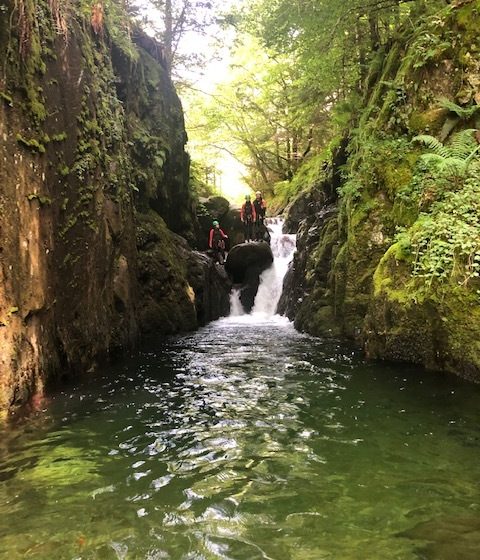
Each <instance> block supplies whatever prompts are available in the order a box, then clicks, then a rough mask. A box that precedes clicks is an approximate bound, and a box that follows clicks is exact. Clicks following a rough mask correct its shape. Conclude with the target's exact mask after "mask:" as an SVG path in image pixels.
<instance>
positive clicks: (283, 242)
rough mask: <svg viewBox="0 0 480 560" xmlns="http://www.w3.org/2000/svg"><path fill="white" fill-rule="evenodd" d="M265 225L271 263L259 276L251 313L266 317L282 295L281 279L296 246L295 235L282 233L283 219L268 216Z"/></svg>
mask: <svg viewBox="0 0 480 560" xmlns="http://www.w3.org/2000/svg"><path fill="white" fill-rule="evenodd" d="M266 225H267V227H268V229H269V231H270V235H271V242H270V246H271V248H272V253H273V257H274V261H273V264H272V266H271V267H270V268H268V269H267V270H265V271H264V272H263V273H262V275H261V276H260V285H259V287H258V292H257V295H256V297H255V303H254V306H253V309H252V314H253V315H255V314H262V315H264V316H267V317H271V316H273V315H275V312H276V310H277V305H278V301H279V300H280V296H281V295H282V288H283V279H284V277H285V274H286V273H287V270H288V265H289V264H290V261H291V260H292V257H293V253H294V252H295V247H296V236H295V235H290V234H285V233H282V228H283V219H281V218H268V219H267V220H266Z"/></svg>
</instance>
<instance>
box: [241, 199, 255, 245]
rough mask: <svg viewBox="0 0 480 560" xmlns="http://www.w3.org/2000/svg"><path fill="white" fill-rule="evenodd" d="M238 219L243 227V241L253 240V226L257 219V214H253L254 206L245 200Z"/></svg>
mask: <svg viewBox="0 0 480 560" xmlns="http://www.w3.org/2000/svg"><path fill="white" fill-rule="evenodd" d="M240 218H241V219H242V222H243V227H244V231H245V241H252V240H253V226H254V224H255V221H256V219H257V214H256V212H255V206H254V205H253V204H252V203H251V202H250V201H249V200H247V201H246V202H245V204H244V205H243V206H242V211H241V213H240Z"/></svg>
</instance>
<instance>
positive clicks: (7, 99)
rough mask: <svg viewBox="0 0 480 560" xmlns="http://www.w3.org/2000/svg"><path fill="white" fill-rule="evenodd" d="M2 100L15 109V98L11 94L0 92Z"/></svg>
mask: <svg viewBox="0 0 480 560" xmlns="http://www.w3.org/2000/svg"><path fill="white" fill-rule="evenodd" d="M0 99H3V101H4V102H5V103H6V104H7V105H8V106H9V107H13V98H12V96H11V95H10V94H9V93H6V92H4V91H0Z"/></svg>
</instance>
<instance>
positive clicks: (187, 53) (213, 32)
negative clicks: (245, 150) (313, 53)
mask: <svg viewBox="0 0 480 560" xmlns="http://www.w3.org/2000/svg"><path fill="white" fill-rule="evenodd" d="M238 5H239V2H238V1H234V0H224V1H222V2H217V3H215V2H212V8H211V10H212V11H214V13H213V14H212V15H213V16H214V18H219V17H220V16H221V14H222V13H223V12H227V11H228V10H229V9H230V8H231V7H232V6H236V7H238ZM138 6H139V7H140V9H141V14H142V16H143V17H145V18H146V20H148V22H149V24H148V28H147V29H148V31H149V33H151V34H152V35H159V34H161V33H162V31H163V30H164V19H163V14H162V12H161V10H160V9H158V8H156V7H155V6H154V2H152V1H151V0H141V1H139V2H138ZM234 35H235V34H234V32H233V30H232V29H230V30H226V29H222V28H221V27H220V26H219V25H218V24H212V25H210V26H207V27H205V29H203V30H202V31H201V32H198V31H186V32H185V34H184V35H183V36H182V37H181V40H180V41H179V52H180V55H181V57H182V59H183V58H184V59H186V60H188V59H189V58H190V57H191V56H192V55H194V56H195V57H198V58H200V59H202V58H203V59H204V61H205V64H204V65H202V66H199V65H197V66H195V65H193V67H192V66H190V65H182V66H180V67H179V68H175V69H174V71H173V77H174V80H175V81H176V82H178V85H177V87H178V89H179V93H180V96H181V98H182V103H183V105H184V110H185V119H186V125H187V131H188V133H189V143H188V151H189V152H190V154H191V156H192V158H193V159H194V160H196V159H201V160H205V158H206V156H205V152H206V151H207V152H209V154H210V156H209V157H207V160H208V159H209V158H210V159H211V161H210V162H208V161H205V162H204V163H206V164H208V163H210V164H211V165H212V166H213V167H215V168H216V186H217V188H218V190H219V192H220V193H221V194H222V195H223V196H225V197H227V198H229V199H230V200H232V201H237V202H240V201H241V199H243V196H244V194H245V193H247V192H250V189H249V188H248V187H247V186H246V184H245V182H244V181H243V179H242V177H243V176H244V175H245V174H246V170H245V167H244V166H243V165H242V164H241V163H240V162H239V161H238V160H237V159H235V158H234V157H233V156H232V155H231V154H230V153H229V152H228V151H227V150H225V149H221V146H217V147H216V148H215V149H214V150H211V149H209V146H208V145H206V142H207V143H208V139H207V141H205V140H204V135H203V134H202V132H201V131H200V130H199V131H198V134H197V133H196V130H195V126H196V123H195V122H193V121H196V117H195V116H194V112H195V105H196V104H198V101H199V99H205V100H208V99H209V97H210V96H211V95H212V94H213V93H214V92H215V90H216V89H217V88H218V86H219V85H221V84H222V83H224V82H225V81H227V80H228V76H229V73H230V70H229V66H230V62H231V55H230V48H231V46H232V44H233V41H234Z"/></svg>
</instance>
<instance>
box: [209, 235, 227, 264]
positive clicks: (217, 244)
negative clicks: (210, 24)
mask: <svg viewBox="0 0 480 560" xmlns="http://www.w3.org/2000/svg"><path fill="white" fill-rule="evenodd" d="M225 239H228V235H227V234H226V233H225V232H224V231H223V229H220V228H216V227H213V228H212V229H211V230H210V233H209V235H208V247H209V248H210V249H212V251H213V252H214V255H215V259H216V260H217V261H218V262H219V263H220V264H223V261H224V260H225Z"/></svg>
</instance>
